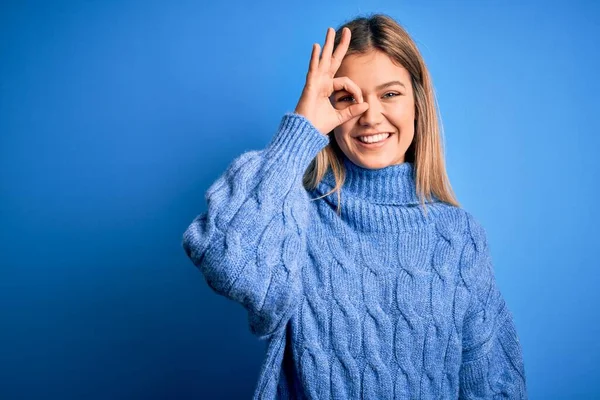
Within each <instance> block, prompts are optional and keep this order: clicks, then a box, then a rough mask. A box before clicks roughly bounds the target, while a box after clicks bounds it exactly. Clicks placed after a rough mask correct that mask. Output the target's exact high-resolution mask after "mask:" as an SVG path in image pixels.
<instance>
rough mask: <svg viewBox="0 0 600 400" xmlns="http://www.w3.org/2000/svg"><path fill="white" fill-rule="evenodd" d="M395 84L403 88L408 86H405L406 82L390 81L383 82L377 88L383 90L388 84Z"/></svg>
mask: <svg viewBox="0 0 600 400" xmlns="http://www.w3.org/2000/svg"><path fill="white" fill-rule="evenodd" d="M394 85H400V86H402V87H403V88H406V86H404V83H402V82H400V81H390V82H386V83H382V84H381V85H379V86H377V87H376V88H375V89H377V90H381V89H383V88H386V87H388V86H394Z"/></svg>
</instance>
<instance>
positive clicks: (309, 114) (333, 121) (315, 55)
mask: <svg viewBox="0 0 600 400" xmlns="http://www.w3.org/2000/svg"><path fill="white" fill-rule="evenodd" d="M334 39H335V30H334V29H333V28H327V35H326V37H325V46H324V47H323V52H322V54H321V57H320V59H319V51H320V46H319V44H318V43H315V44H313V49H312V56H311V58H310V65H309V69H308V73H307V74H306V84H305V85H304V89H303V90H302V95H301V96H300V100H299V101H298V104H297V105H296V109H295V111H294V112H295V113H297V114H301V115H303V116H304V117H306V118H307V119H308V120H309V121H310V122H311V123H312V124H313V125H314V127H315V128H317V129H318V130H319V131H320V132H321V133H323V134H324V135H327V134H328V133H329V132H330V131H331V130H332V129H333V128H335V127H337V126H339V125H341V124H343V123H344V122H346V121H348V120H350V119H352V118H354V117H356V116H358V115H360V114H362V113H364V112H365V111H367V109H368V108H369V104H368V103H365V102H363V97H362V93H361V91H360V89H359V88H358V86H357V85H356V84H355V83H354V82H353V81H352V80H351V79H350V78H348V77H345V76H341V77H337V78H334V76H335V73H336V72H337V70H338V69H339V67H340V65H341V64H342V60H343V58H344V55H345V54H346V51H347V50H348V45H349V44H350V29H348V28H344V29H343V30H342V38H341V40H340V43H339V45H338V47H337V48H336V49H335V52H333V55H332V54H331V53H332V51H333V43H334ZM342 89H344V90H346V91H348V92H349V93H351V94H352V95H353V96H354V98H355V99H357V101H358V103H356V104H352V105H351V106H349V107H345V108H344V109H342V110H337V109H335V108H334V107H333V105H332V104H331V102H330V101H329V97H330V96H331V94H332V93H333V92H334V91H336V90H342Z"/></svg>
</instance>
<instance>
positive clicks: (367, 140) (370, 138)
mask: <svg viewBox="0 0 600 400" xmlns="http://www.w3.org/2000/svg"><path fill="white" fill-rule="evenodd" d="M388 136H390V134H389V133H380V134H378V135H373V136H359V137H358V140H360V141H361V142H363V143H377V142H381V141H382V140H384V139H387V138H388Z"/></svg>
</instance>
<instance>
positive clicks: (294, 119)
mask: <svg viewBox="0 0 600 400" xmlns="http://www.w3.org/2000/svg"><path fill="white" fill-rule="evenodd" d="M328 144H329V137H328V136H327V135H324V134H323V133H321V132H320V131H319V130H318V129H317V128H315V127H314V125H313V124H312V123H311V122H310V121H309V120H308V119H307V118H305V117H304V116H303V115H300V114H296V113H293V112H288V113H285V115H284V116H283V118H282V119H281V123H280V124H279V129H278V130H277V132H276V133H275V135H274V136H273V138H272V139H271V142H270V143H269V144H268V146H267V147H266V149H265V152H264V155H265V157H266V158H267V159H269V160H280V161H284V162H289V163H291V164H292V165H293V166H294V167H295V168H297V169H298V171H300V172H304V171H305V170H306V168H308V166H309V165H310V162H311V161H312V160H313V159H314V158H315V157H316V156H317V154H318V153H319V151H321V150H322V149H323V148H325V147H326V146H327V145H328Z"/></svg>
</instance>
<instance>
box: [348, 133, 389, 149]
mask: <svg viewBox="0 0 600 400" xmlns="http://www.w3.org/2000/svg"><path fill="white" fill-rule="evenodd" d="M387 133H390V132H387ZM364 136H373V135H364ZM392 136H394V134H393V133H390V135H389V136H388V137H387V138H385V139H383V140H380V141H378V142H375V143H365V142H362V141H361V140H360V139H359V136H356V137H353V139H354V140H355V141H356V143H358V144H359V145H360V146H361V147H362V148H365V149H373V148H378V147H381V146H383V145H385V144H386V143H387V141H388V140H389V138H391V137H392Z"/></svg>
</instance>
